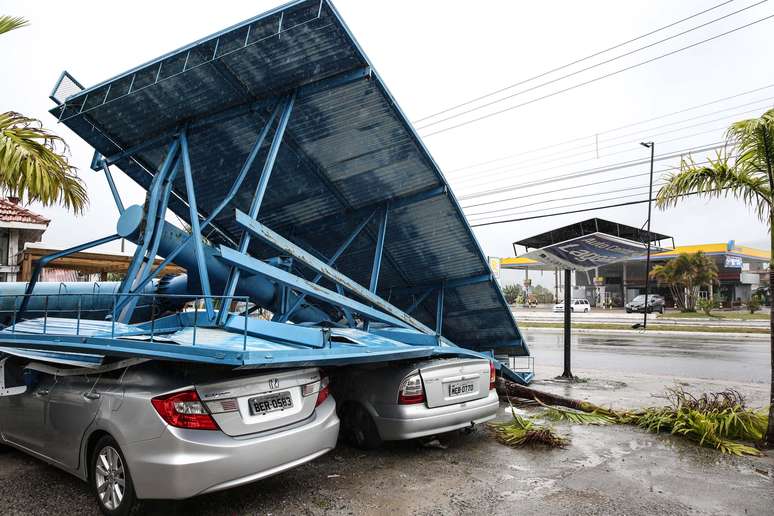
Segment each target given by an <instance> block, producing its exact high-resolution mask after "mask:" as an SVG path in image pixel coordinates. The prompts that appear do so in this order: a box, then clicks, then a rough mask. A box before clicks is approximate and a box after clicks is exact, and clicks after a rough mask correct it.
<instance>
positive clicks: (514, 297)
mask: <svg viewBox="0 0 774 516" xmlns="http://www.w3.org/2000/svg"><path fill="white" fill-rule="evenodd" d="M523 293H524V289H522V288H521V285H519V284H518V283H510V284H508V285H505V286H504V287H503V295H504V296H505V301H507V302H508V304H509V305H515V304H516V303H517V302H518V299H519V298H520V297H521V295H522V294H523Z"/></svg>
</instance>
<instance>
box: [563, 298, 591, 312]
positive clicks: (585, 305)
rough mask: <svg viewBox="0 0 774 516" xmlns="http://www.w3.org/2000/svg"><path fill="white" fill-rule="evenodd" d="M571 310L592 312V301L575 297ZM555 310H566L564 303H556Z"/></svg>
mask: <svg viewBox="0 0 774 516" xmlns="http://www.w3.org/2000/svg"><path fill="white" fill-rule="evenodd" d="M570 311H571V312H590V311H591V303H589V300H588V299H573V300H572V304H571V305H570ZM554 312H564V303H557V304H555V305H554Z"/></svg>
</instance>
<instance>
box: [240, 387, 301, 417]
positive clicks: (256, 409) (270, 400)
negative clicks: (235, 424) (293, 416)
mask: <svg viewBox="0 0 774 516" xmlns="http://www.w3.org/2000/svg"><path fill="white" fill-rule="evenodd" d="M247 404H248V405H249V406H250V414H252V415H253V416H256V415H263V414H268V413H269V412H276V411H278V410H285V409H289V408H293V398H291V397H290V393H289V392H287V391H285V392H278V393H275V394H268V395H266V396H257V397H255V398H250V399H249V400H248V401H247Z"/></svg>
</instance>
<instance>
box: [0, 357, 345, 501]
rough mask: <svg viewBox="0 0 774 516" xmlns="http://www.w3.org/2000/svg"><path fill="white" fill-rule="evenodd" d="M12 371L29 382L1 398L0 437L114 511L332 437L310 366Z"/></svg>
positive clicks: (233, 476)
mask: <svg viewBox="0 0 774 516" xmlns="http://www.w3.org/2000/svg"><path fill="white" fill-rule="evenodd" d="M9 367H11V372H12V370H13V369H14V368H15V369H16V373H15V374H16V376H19V375H22V374H23V376H24V382H25V383H26V385H27V388H26V391H25V392H23V393H21V394H14V395H9V396H2V397H0V443H3V444H8V445H11V446H13V447H15V448H18V449H20V450H22V451H24V452H27V453H29V454H30V455H33V456H35V457H37V458H39V459H42V460H44V461H46V462H48V463H50V464H53V465H55V466H58V467H59V468H61V469H63V470H65V471H68V472H69V473H72V474H73V475H75V476H77V477H79V478H81V479H82V480H85V481H86V482H88V483H89V484H90V485H91V487H92V488H93V489H94V492H95V495H96V498H97V502H98V504H99V507H100V509H101V510H102V512H103V513H104V514H107V515H111V516H113V515H124V514H128V513H129V511H130V510H131V509H132V506H133V505H134V504H135V502H136V500H138V499H143V498H153V499H158V498H165V499H183V498H188V497H191V496H195V495H199V494H203V493H211V492H213V491H220V490H223V489H228V488H231V487H235V486H239V485H242V484H246V483H248V482H253V481H256V480H258V479H261V478H264V477H268V476H270V475H275V474H277V473H280V472H282V471H285V470H287V469H290V468H294V467H296V466H298V465H300V464H303V463H305V462H308V461H310V460H312V459H314V458H316V457H319V456H320V455H323V454H324V453H326V452H328V451H330V450H331V449H333V448H334V447H335V445H336V441H337V438H338V432H339V418H338V416H337V415H336V405H335V402H334V400H333V398H332V397H331V396H329V395H328V394H329V390H328V385H327V382H328V380H327V378H326V377H324V376H322V373H321V371H320V370H319V369H316V368H308V369H297V370H283V371H278V372H263V371H262V372H261V373H260V374H256V373H255V372H244V371H243V372H238V371H235V370H233V369H227V368H221V367H217V366H212V365H207V366H197V365H192V364H184V365H183V364H179V363H176V364H170V363H164V362H160V361H149V362H145V363H142V364H136V365H132V366H130V367H119V368H117V369H114V370H111V371H105V370H103V371H95V372H94V374H84V372H83V371H84V370H83V369H81V370H80V373H79V374H70V373H72V371H67V370H66V369H64V370H63V369H55V368H54V366H45V365H38V366H32V367H37V370H30V369H29V368H28V367H31V366H29V364H27V363H26V362H22V361H20V359H18V358H13V357H10V358H8V359H7V360H6V361H5V366H4V368H5V369H6V377H7V376H8V373H9ZM108 369H109V368H108ZM63 371H64V372H63Z"/></svg>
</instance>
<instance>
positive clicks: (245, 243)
mask: <svg viewBox="0 0 774 516" xmlns="http://www.w3.org/2000/svg"><path fill="white" fill-rule="evenodd" d="M294 101H295V92H294V93H292V94H291V95H288V96H287V97H286V99H285V100H284V102H283V107H282V114H281V115H280V119H279V123H278V124H277V129H276V131H274V138H272V141H271V146H270V147H269V154H268V156H266V162H265V163H264V165H263V170H262V171H261V177H260V179H259V180H258V185H257V186H256V187H255V194H253V200H252V202H251V204H250V213H249V216H250V218H251V219H253V220H255V219H257V218H258V212H259V211H260V210H261V204H262V203H263V197H264V195H266V187H267V186H268V185H269V179H270V178H271V173H272V171H273V169H274V162H275V161H276V159H277V154H278V153H279V148H280V145H281V143H282V137H283V136H284V135H285V129H286V128H287V126H288V120H290V114H291V113H292V112H293V103H294ZM250 239H251V237H250V234H249V233H248V232H247V231H243V232H242V239H241V241H240V242H239V252H240V253H246V252H247V249H248V247H250ZM240 274H241V271H240V269H239V268H238V267H232V268H231V272H230V273H229V277H228V281H227V282H226V288H225V289H224V291H223V296H224V297H225V298H227V299H228V298H230V297H231V296H233V295H234V292H236V286H237V283H238V282H239V275H240ZM225 317H226V316H225V312H222V313H221V315H219V316H218V323H219V324H223V323H225Z"/></svg>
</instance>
